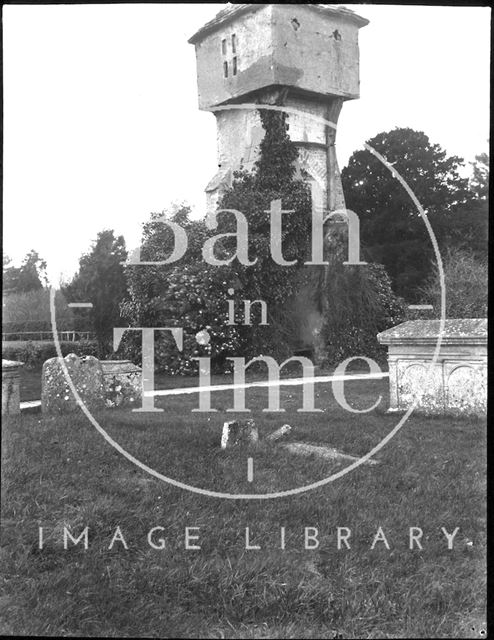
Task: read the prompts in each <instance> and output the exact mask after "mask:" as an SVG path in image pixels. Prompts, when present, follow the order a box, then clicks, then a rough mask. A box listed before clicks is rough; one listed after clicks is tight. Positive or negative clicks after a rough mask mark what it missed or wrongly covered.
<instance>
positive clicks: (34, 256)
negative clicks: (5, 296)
mask: <svg viewBox="0 0 494 640" xmlns="http://www.w3.org/2000/svg"><path fill="white" fill-rule="evenodd" d="M10 262H11V260H10V258H9V257H8V256H5V255H4V257H3V269H4V272H3V278H4V289H5V290H8V291H11V292H15V293H23V292H27V291H35V290H37V289H42V288H43V286H47V285H48V278H47V276H46V262H45V260H43V259H42V258H40V256H39V254H38V252H37V251H35V250H34V249H32V250H31V251H30V252H29V253H28V254H26V256H25V258H24V260H23V261H22V264H21V266H20V267H11V266H8V265H9V264H10Z"/></svg>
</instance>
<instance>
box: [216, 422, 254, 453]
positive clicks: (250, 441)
mask: <svg viewBox="0 0 494 640" xmlns="http://www.w3.org/2000/svg"><path fill="white" fill-rule="evenodd" d="M258 442H259V432H258V430H257V427H256V424H255V422H254V420H246V421H245V422H243V421H242V422H239V421H237V420H232V421H231V422H225V423H224V425H223V432H222V434H221V448H222V449H228V448H230V447H235V446H251V445H256V444H257V443H258Z"/></svg>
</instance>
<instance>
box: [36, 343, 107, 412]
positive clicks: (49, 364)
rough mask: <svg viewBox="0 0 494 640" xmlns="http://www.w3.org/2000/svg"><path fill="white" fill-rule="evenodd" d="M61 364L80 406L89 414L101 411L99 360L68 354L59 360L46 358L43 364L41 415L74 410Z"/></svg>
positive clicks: (101, 385) (101, 394)
mask: <svg viewBox="0 0 494 640" xmlns="http://www.w3.org/2000/svg"><path fill="white" fill-rule="evenodd" d="M62 362H63V363H64V365H65V367H66V369H67V373H68V375H69V377H70V379H71V381H72V384H73V385H74V387H75V389H76V390H77V392H78V394H79V397H80V399H81V401H82V402H83V403H84V405H85V406H86V407H87V408H88V409H89V410H95V409H102V408H104V406H105V388H104V382H103V370H102V368H101V364H100V362H99V360H98V359H97V358H94V357H93V356H85V357H82V358H79V356H77V355H76V354H75V353H69V355H67V356H66V357H65V358H63V359H60V358H50V359H49V360H47V361H46V362H45V363H44V364H43V370H42V373H41V411H42V412H43V413H58V414H60V413H62V414H64V413H73V412H74V411H77V409H78V406H79V403H78V400H77V399H76V398H75V396H74V394H73V393H72V390H71V388H70V386H69V384H68V381H67V379H66V377H65V375H64V371H63V365H62Z"/></svg>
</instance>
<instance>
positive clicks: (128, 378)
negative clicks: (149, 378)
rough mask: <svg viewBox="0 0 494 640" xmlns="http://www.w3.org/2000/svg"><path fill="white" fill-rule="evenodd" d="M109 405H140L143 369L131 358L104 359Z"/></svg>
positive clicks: (106, 396)
mask: <svg viewBox="0 0 494 640" xmlns="http://www.w3.org/2000/svg"><path fill="white" fill-rule="evenodd" d="M101 367H102V369H103V382H104V386H105V404H106V406H107V407H110V408H113V407H121V406H122V407H123V406H129V407H132V406H139V403H140V400H141V397H142V371H141V369H140V368H139V367H138V366H136V365H135V364H134V363H133V362H131V361H130V360H102V361H101Z"/></svg>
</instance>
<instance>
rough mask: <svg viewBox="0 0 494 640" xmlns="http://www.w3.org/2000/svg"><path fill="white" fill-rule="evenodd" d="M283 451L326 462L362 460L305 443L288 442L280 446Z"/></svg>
mask: <svg viewBox="0 0 494 640" xmlns="http://www.w3.org/2000/svg"><path fill="white" fill-rule="evenodd" d="M280 446H281V447H283V449H286V450H287V451H289V452H290V453H295V454H298V455H302V456H317V457H318V458H323V459H324V460H332V461H333V462H334V461H339V460H343V461H347V462H356V461H357V460H360V458H357V457H355V456H350V455H347V454H346V453H341V452H340V451H337V450H336V449H333V448H331V447H324V446H321V445H315V444H306V443H305V442H288V443H286V444H282V445H280ZM364 464H371V465H374V464H379V461H378V460H372V459H370V460H366V461H365V463H364Z"/></svg>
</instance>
